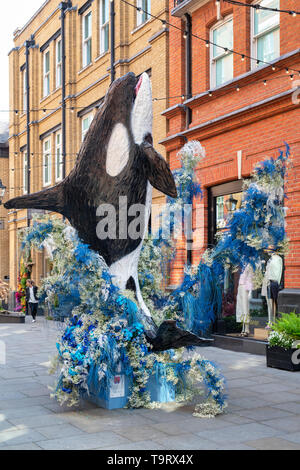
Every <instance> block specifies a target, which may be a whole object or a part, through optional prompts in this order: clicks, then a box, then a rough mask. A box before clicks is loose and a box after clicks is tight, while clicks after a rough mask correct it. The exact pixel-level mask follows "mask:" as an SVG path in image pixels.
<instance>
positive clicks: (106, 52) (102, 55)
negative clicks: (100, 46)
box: [94, 49, 109, 62]
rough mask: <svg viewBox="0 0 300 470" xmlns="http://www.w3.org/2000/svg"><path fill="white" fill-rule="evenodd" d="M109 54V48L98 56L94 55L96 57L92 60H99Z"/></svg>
mask: <svg viewBox="0 0 300 470" xmlns="http://www.w3.org/2000/svg"><path fill="white" fill-rule="evenodd" d="M108 54H109V49H108V50H107V51H105V52H102V54H100V55H98V57H96V59H95V60H94V62H98V60H101V59H103V57H105V56H106V55H108Z"/></svg>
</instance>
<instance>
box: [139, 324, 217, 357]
mask: <svg viewBox="0 0 300 470" xmlns="http://www.w3.org/2000/svg"><path fill="white" fill-rule="evenodd" d="M147 339H148V341H149V343H151V344H152V347H153V349H152V351H153V352H158V351H166V350H167V349H177V348H181V347H183V346H210V345H211V344H212V343H213V339H209V338H200V337H199V336H196V335H194V334H193V333H191V332H190V331H186V330H183V329H182V328H179V327H178V326H177V325H176V321H174V320H166V321H164V322H163V323H162V324H161V325H160V327H159V328H158V331H157V334H156V336H155V338H147Z"/></svg>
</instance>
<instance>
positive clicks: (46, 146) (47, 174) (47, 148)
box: [43, 138, 51, 186]
mask: <svg viewBox="0 0 300 470" xmlns="http://www.w3.org/2000/svg"><path fill="white" fill-rule="evenodd" d="M50 184H51V139H50V138H49V139H46V140H44V142H43V185H44V186H49V185H50Z"/></svg>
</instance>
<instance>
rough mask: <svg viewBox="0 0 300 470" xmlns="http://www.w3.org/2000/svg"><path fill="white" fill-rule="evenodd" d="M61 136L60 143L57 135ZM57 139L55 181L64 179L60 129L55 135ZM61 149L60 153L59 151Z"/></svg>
mask: <svg viewBox="0 0 300 470" xmlns="http://www.w3.org/2000/svg"><path fill="white" fill-rule="evenodd" d="M58 136H59V137H60V142H59V144H58V143H57V137H58ZM54 140H55V181H56V182H57V181H61V180H62V165H63V155H62V132H61V130H58V131H57V132H55V135H54ZM58 150H59V155H58V153H57V151H58Z"/></svg>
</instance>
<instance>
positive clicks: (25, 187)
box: [22, 149, 28, 194]
mask: <svg viewBox="0 0 300 470" xmlns="http://www.w3.org/2000/svg"><path fill="white" fill-rule="evenodd" d="M22 155H23V194H28V155H27V149H25V150H23V152H22Z"/></svg>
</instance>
